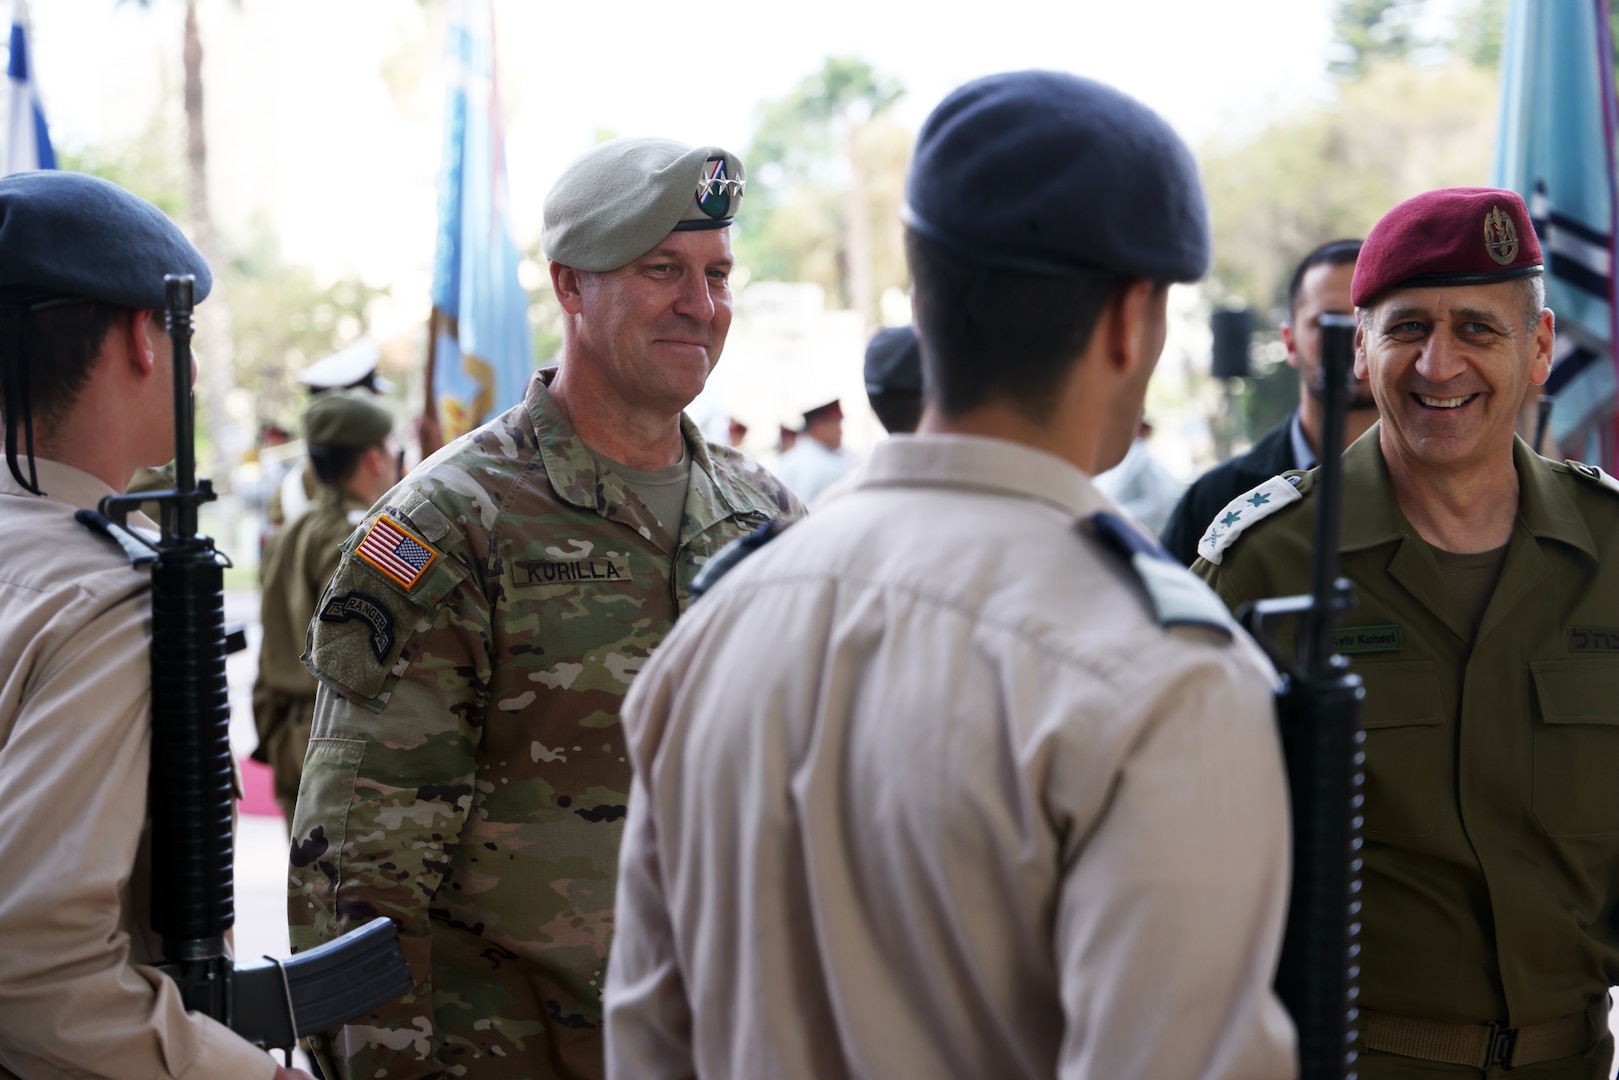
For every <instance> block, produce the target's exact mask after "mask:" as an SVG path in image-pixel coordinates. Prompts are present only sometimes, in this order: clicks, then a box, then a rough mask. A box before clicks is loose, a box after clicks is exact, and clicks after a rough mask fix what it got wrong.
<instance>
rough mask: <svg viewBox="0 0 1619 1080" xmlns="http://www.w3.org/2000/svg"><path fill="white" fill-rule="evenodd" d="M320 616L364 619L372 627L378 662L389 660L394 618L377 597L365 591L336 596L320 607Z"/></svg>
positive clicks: (337, 619)
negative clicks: (368, 594)
mask: <svg viewBox="0 0 1619 1080" xmlns="http://www.w3.org/2000/svg"><path fill="white" fill-rule="evenodd" d="M320 617H321V618H322V619H323V620H325V621H326V622H334V623H346V622H348V621H349V620H350V619H360V620H362V621H364V622H365V623H366V624H367V625H369V626H370V627H371V651H372V652H374V653H376V654H377V663H379V664H381V663H386V662H387V659H388V652H389V651H390V650H391V649H392V648H393V647H394V618H393V616H392V615H390V614H388V609H387V608H385V607H383V606H382V602H381V601H380V600H378V599H377V598H376V597H374V596H367V595H366V594H365V593H363V592H346V593H343V594H342V595H341V596H334V597H332V598H331V599H330V600H328V601H327V602H326V606H325V607H323V608H321V609H320Z"/></svg>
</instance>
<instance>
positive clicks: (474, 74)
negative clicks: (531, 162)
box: [433, 0, 534, 439]
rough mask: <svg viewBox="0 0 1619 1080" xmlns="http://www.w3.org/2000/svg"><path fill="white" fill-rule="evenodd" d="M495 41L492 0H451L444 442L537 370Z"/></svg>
mask: <svg viewBox="0 0 1619 1080" xmlns="http://www.w3.org/2000/svg"><path fill="white" fill-rule="evenodd" d="M494 37H495V34H494V12H493V11H492V9H491V0H451V2H450V5H449V31H448V41H447V45H446V49H445V68H446V74H447V80H448V89H447V93H446V95H445V101H444V157H443V162H442V164H441V165H440V168H439V221H438V247H437V252H436V255H435V258H434V265H433V316H434V317H433V333H434V342H433V349H434V364H433V395H434V398H435V399H436V401H437V403H438V416H439V422H440V424H441V425H442V427H443V431H444V437H445V438H446V439H452V438H454V437H455V436H457V435H461V434H464V433H466V432H467V431H470V430H471V429H472V428H474V427H476V426H477V425H478V424H480V423H481V422H483V421H484V420H486V419H488V418H489V417H490V416H493V415H495V414H496V413H499V412H502V411H504V410H505V409H508V408H510V407H511V406H513V405H515V404H517V403H518V402H520V401H521V400H522V399H523V394H524V391H525V389H526V386H527V383H528V378H529V375H530V374H531V373H532V372H533V370H534V355H533V353H534V348H533V344H532V339H531V337H530V334H529V326H528V294H527V293H526V292H524V291H523V286H522V285H521V284H520V283H519V281H518V278H517V266H518V262H519V261H520V259H519V255H518V252H517V245H516V244H515V243H514V242H513V240H512V234H511V225H510V222H509V221H508V213H509V200H508V197H507V187H506V156H505V150H504V144H503V140H502V138H501V121H500V95H499V93H498V91H497V89H496V85H495V41H494Z"/></svg>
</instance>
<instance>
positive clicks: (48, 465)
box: [0, 457, 116, 510]
mask: <svg viewBox="0 0 1619 1080" xmlns="http://www.w3.org/2000/svg"><path fill="white" fill-rule="evenodd" d="M34 464H35V468H36V469H37V471H38V473H39V489H40V490H41V491H43V492H44V493H45V496H44V497H45V498H47V499H49V500H50V501H51V502H57V503H62V504H64V505H67V506H71V507H73V508H74V509H76V510H94V509H95V508H96V507H97V505H98V504H100V502H101V500H102V498H103V497H104V496H107V495H113V494H116V492H114V491H113V490H112V488H110V487H108V486H107V484H106V483H105V482H104V481H102V480H100V479H99V478H97V477H94V476H91V475H90V474H89V473H87V472H84V471H83V470H82V469H75V468H74V467H73V466H71V465H63V464H62V463H61V462H59V461H49V460H47V459H45V458H42V457H35V458H34ZM0 493H4V494H6V495H21V496H23V497H24V498H28V499H37V498H39V497H40V496H38V495H35V494H34V493H33V492H31V491H29V490H27V489H26V488H24V487H23V486H22V485H21V484H19V483H17V478H16V477H14V476H12V475H11V470H10V469H0Z"/></svg>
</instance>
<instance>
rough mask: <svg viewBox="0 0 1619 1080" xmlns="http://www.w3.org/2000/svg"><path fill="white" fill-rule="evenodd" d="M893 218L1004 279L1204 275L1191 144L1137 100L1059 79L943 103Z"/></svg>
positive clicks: (968, 88)
mask: <svg viewBox="0 0 1619 1080" xmlns="http://www.w3.org/2000/svg"><path fill="white" fill-rule="evenodd" d="M900 217H901V220H903V221H904V222H905V224H906V225H907V226H908V227H909V228H911V229H913V230H914V231H916V232H917V233H920V234H921V235H922V236H924V237H927V238H928V239H929V240H932V241H934V242H935V243H937V244H939V245H941V246H943V247H945V248H947V249H950V250H953V251H955V252H956V253H957V254H959V255H961V256H962V257H964V258H967V259H969V260H971V261H974V262H978V263H984V264H987V265H990V266H999V267H1004V268H1006V269H1010V270H1021V271H1025V272H1030V273H1039V274H1066V273H1072V272H1073V271H1075V270H1101V271H1104V272H1110V273H1116V274H1120V275H1123V276H1126V277H1138V278H1147V279H1149V280H1152V281H1158V282H1172V281H1195V280H1197V279H1198V278H1200V277H1202V276H1203V275H1204V274H1205V273H1206V272H1207V271H1208V268H1209V215H1208V208H1207V206H1206V205H1205V203H1204V199H1203V186H1202V184H1201V183H1200V182H1199V180H1198V176H1197V165H1196V163H1195V162H1194V161H1193V160H1192V154H1191V151H1190V150H1188V149H1187V148H1186V144H1185V143H1183V142H1182V141H1181V139H1180V137H1179V136H1178V135H1176V134H1175V132H1174V131H1173V130H1172V129H1171V128H1170V126H1169V125H1168V124H1167V123H1165V122H1164V120H1163V119H1162V118H1161V117H1160V116H1158V114H1157V113H1155V112H1153V111H1152V110H1151V109H1149V108H1147V107H1146V106H1145V105H1143V104H1141V103H1140V102H1139V101H1136V100H1135V99H1134V98H1131V97H1129V96H1127V95H1125V94H1122V93H1120V92H1119V91H1117V90H1115V89H1113V88H1112V87H1110V86H1104V85H1102V84H1101V83H1099V82H1094V81H1092V80H1090V79H1082V78H1079V77H1078V76H1075V75H1068V74H1064V73H1062V72H1055V71H1020V72H1011V73H1007V74H1001V75H990V76H987V77H985V78H982V79H978V80H976V81H974V82H970V83H968V84H967V85H965V86H963V87H961V88H960V89H958V90H956V91H955V92H953V93H952V94H951V95H950V96H949V97H947V98H945V99H944V101H942V102H941V103H940V104H939V106H938V107H937V108H936V109H934V110H933V113H932V115H930V116H929V117H928V119H927V122H926V123H925V124H923V125H922V133H921V135H920V136H919V137H918V138H917V143H916V153H915V156H914V157H913V158H912V161H911V174H910V178H909V180H908V181H907V183H906V188H905V205H904V206H903V207H902V208H901V211H900Z"/></svg>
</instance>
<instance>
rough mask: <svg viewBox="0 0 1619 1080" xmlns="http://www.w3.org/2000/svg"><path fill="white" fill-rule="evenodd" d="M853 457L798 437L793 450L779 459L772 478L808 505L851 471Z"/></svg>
mask: <svg viewBox="0 0 1619 1080" xmlns="http://www.w3.org/2000/svg"><path fill="white" fill-rule="evenodd" d="M855 464H856V461H855V458H854V456H853V455H851V454H846V453H844V452H843V451H842V450H833V449H831V448H830V447H827V446H824V445H822V444H821V443H820V442H818V441H817V440H815V439H813V438H811V437H810V436H808V435H800V436H799V437H798V441H797V442H795V443H793V448H792V449H791V450H789V451H787V452H786V453H785V454H783V455H781V461H780V462H779V463H777V465H776V475H777V476H779V477H781V482H782V483H784V484H786V485H787V486H788V487H789V488H791V489H792V492H793V494H794V495H797V496H798V498H799V501H800V502H803V503H804V504H806V505H808V504H809V503H812V502H814V501H815V497H816V496H817V495H819V494H820V493H821V492H823V491H825V490H826V489H827V488H829V487H831V486H832V485H833V484H835V483H837V482H838V481H839V480H840V479H842V477H843V476H844V474H845V473H847V472H848V471H849V470H850V469H853V468H854V467H855Z"/></svg>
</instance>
